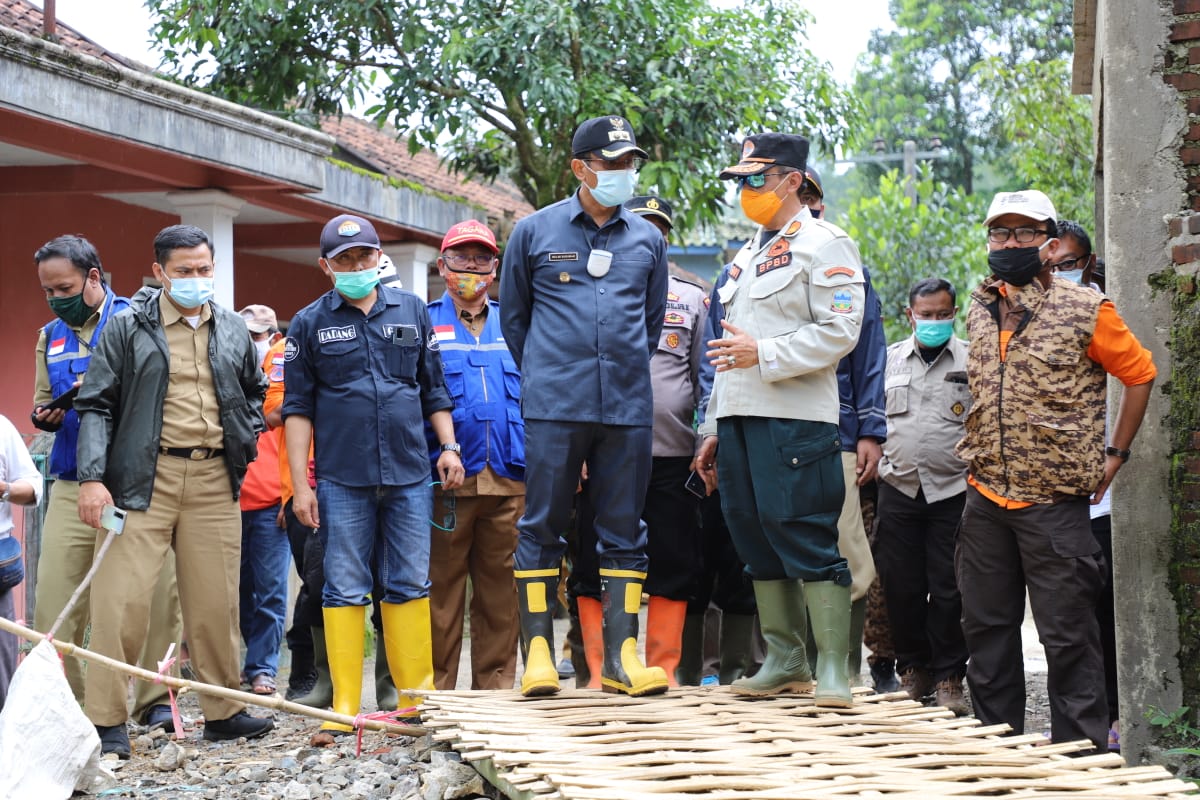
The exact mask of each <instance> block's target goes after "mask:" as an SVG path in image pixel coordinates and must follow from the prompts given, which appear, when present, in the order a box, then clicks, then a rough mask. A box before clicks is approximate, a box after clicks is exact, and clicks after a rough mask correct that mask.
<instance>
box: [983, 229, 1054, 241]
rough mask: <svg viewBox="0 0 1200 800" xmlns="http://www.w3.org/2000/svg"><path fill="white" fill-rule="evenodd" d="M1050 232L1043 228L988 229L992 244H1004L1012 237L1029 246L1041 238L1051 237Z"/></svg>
mask: <svg viewBox="0 0 1200 800" xmlns="http://www.w3.org/2000/svg"><path fill="white" fill-rule="evenodd" d="M1049 235H1050V231H1047V230H1042V229H1041V228H988V232H987V236H988V241H989V242H991V243H992V244H1004V243H1005V242H1007V241H1008V240H1009V239H1010V238H1011V237H1014V236H1015V237H1016V239H1017V242H1019V243H1020V244H1029V243H1030V242H1032V241H1033V240H1034V239H1036V238H1037V237H1039V236H1049Z"/></svg>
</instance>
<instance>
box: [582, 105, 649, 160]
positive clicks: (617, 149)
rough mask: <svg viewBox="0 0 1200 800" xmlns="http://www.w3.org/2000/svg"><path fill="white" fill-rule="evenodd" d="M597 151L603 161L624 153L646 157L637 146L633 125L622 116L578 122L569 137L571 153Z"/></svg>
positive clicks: (584, 153) (585, 153)
mask: <svg viewBox="0 0 1200 800" xmlns="http://www.w3.org/2000/svg"><path fill="white" fill-rule="evenodd" d="M588 153H599V154H600V157H601V158H603V159H604V160H605V161H615V160H617V159H618V158H620V157H621V156H623V155H625V154H626V153H636V154H637V155H639V156H641V157H642V158H648V156H647V155H646V151H645V150H643V149H641V148H640V147H638V146H637V137H636V136H635V135H634V133H633V126H632V125H630V124H629V120H627V119H625V118H624V117H617V116H608V117H595V118H594V119H589V120H586V121H585V122H583V123H582V124H580V126H579V127H578V128H576V129H575V136H574V137H572V139H571V155H572V156H573V157H575V158H579V157H580V156H585V155H587V154H588Z"/></svg>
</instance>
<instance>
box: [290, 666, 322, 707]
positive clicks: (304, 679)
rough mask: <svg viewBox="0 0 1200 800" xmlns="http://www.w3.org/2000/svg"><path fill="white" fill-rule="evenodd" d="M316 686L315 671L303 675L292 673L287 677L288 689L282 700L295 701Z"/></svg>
mask: <svg viewBox="0 0 1200 800" xmlns="http://www.w3.org/2000/svg"><path fill="white" fill-rule="evenodd" d="M316 685H317V671H316V670H313V671H312V672H308V673H305V674H304V675H297V674H295V673H292V675H291V676H289V677H288V688H287V693H286V694H284V699H285V700H295V699H296V698H297V697H304V695H306V694H308V693H309V692H311V691H312V690H313V688H314V687H316Z"/></svg>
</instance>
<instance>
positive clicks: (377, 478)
mask: <svg viewBox="0 0 1200 800" xmlns="http://www.w3.org/2000/svg"><path fill="white" fill-rule="evenodd" d="M378 292H379V295H378V297H377V298H376V299H375V304H374V305H373V306H371V310H370V312H369V313H367V314H366V315H364V314H363V313H362V312H361V311H359V310H358V309H357V308H355V307H354V306H352V305H350V304H349V303H347V302H346V301H345V300H344V299H343V298H342V296H341V295H340V294H338V293H337V292H336V291H334V290H330V291H328V292H326V293H325V294H323V295H321V296H320V297H319V298H317V299H316V301H314V302H313V303H311V304H310V305H309V306H307V307H306V308H304V309H303V310H301V311H300V312H299V313H298V314H296V317H295V319H293V320H292V325H291V327H290V328H288V341H287V345H286V346H285V349H284V361H285V363H286V368H285V370H284V396H283V407H282V414H283V417H284V419H287V418H288V417H290V416H292V415H297V416H301V417H308V418H309V419H310V420H312V424H313V457H314V459H315V461H316V472H317V477H319V478H322V479H326V480H332V481H334V482H336V483H340V484H343V485H345V486H403V485H407V484H412V483H416V482H418V481H428V480H429V450H428V449H427V446H426V443H425V430H424V424H425V420H426V418H428V417H429V416H430V415H431V414H433V413H434V412H435V411H445V410H450V409H452V408H453V407H454V403H453V401H452V400H451V399H450V394H449V392H447V391H446V384H445V379H444V377H443V375H442V359H441V354H440V353H439V352H438V348H439V344H438V340H437V336H436V335H434V331H433V325H432V323H430V321H429V311H428V309H427V308H426V307H425V303H424V301H422V300H421V299H420V298H419V297H417V296H416V295H415V294H413V293H412V292H406V291H404V290H402V289H393V288H391V287H386V286H380V287H379V289H378Z"/></svg>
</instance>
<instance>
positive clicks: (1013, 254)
mask: <svg viewBox="0 0 1200 800" xmlns="http://www.w3.org/2000/svg"><path fill="white" fill-rule="evenodd" d="M988 268H989V269H991V271H992V274H993V275H995V276H996V277H997V278H999V279H1000V280H1002V281H1004V282H1005V283H1008V284H1011V285H1013V286H1028V285H1029V284H1030V283H1032V282H1033V279H1034V278H1036V277H1037V275H1038V273H1039V272H1041V271H1042V257H1041V248H1040V247H1012V248H1005V249H1003V250H992V251H991V252H989V253H988Z"/></svg>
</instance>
